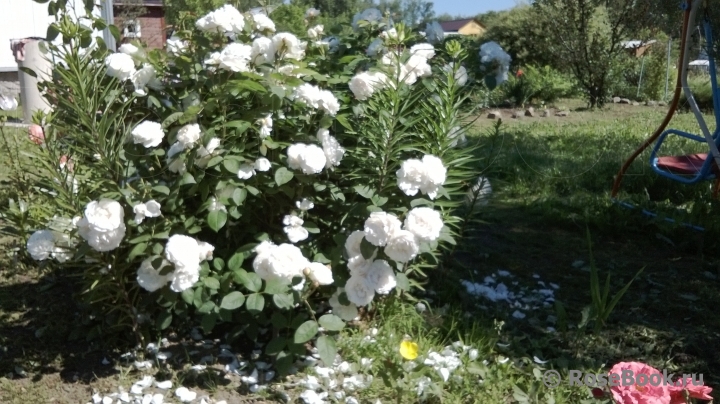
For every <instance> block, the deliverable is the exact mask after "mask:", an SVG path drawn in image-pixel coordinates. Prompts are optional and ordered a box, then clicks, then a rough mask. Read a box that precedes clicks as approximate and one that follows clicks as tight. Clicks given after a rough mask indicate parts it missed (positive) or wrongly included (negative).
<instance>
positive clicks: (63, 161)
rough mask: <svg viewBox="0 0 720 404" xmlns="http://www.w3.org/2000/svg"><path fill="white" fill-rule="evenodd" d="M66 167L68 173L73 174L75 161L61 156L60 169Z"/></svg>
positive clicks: (64, 155)
mask: <svg viewBox="0 0 720 404" xmlns="http://www.w3.org/2000/svg"><path fill="white" fill-rule="evenodd" d="M65 167H67V169H68V171H70V172H71V173H72V172H75V161H74V160H73V159H71V158H69V157H68V156H67V155H66V154H63V155H62V156H61V157H60V168H61V169H62V168H65Z"/></svg>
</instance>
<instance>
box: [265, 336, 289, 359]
mask: <svg viewBox="0 0 720 404" xmlns="http://www.w3.org/2000/svg"><path fill="white" fill-rule="evenodd" d="M285 345H287V338H285V337H276V338H273V339H272V340H270V342H268V344H267V346H266V347H265V354H267V355H275V354H277V353H279V352H280V351H282V350H283V348H285Z"/></svg>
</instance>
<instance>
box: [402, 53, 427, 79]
mask: <svg viewBox="0 0 720 404" xmlns="http://www.w3.org/2000/svg"><path fill="white" fill-rule="evenodd" d="M405 68H406V69H407V71H408V72H411V73H412V74H414V75H416V76H417V77H429V76H432V68H431V67H430V65H429V64H428V62H427V59H426V58H425V57H423V56H422V55H412V56H410V59H408V61H407V62H405Z"/></svg>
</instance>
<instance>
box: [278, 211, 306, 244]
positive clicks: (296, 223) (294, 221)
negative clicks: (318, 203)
mask: <svg viewBox="0 0 720 404" xmlns="http://www.w3.org/2000/svg"><path fill="white" fill-rule="evenodd" d="M303 223H305V221H304V220H302V219H300V217H298V216H296V215H286V216H285V218H284V219H283V224H284V225H285V227H283V231H284V232H285V234H287V236H288V239H289V240H290V242H291V243H293V244H295V243H297V242H300V241H303V240H305V239H306V238H308V236H309V235H310V234H309V232H308V231H307V229H306V228H304V227H302V225H303Z"/></svg>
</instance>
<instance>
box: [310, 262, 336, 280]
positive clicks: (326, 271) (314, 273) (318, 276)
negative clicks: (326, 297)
mask: <svg viewBox="0 0 720 404" xmlns="http://www.w3.org/2000/svg"><path fill="white" fill-rule="evenodd" d="M308 269H309V275H308V276H309V277H310V280H312V281H313V282H317V283H318V284H320V285H332V283H333V276H332V270H331V269H330V267H328V266H327V265H325V264H321V263H319V262H313V263H311V264H310V266H309V267H308Z"/></svg>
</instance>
